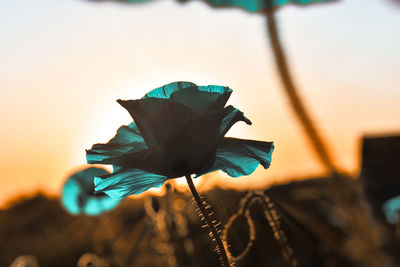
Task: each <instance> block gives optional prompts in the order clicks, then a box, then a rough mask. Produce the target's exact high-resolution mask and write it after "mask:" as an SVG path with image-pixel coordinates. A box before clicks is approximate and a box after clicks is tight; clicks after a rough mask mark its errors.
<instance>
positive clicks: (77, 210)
mask: <svg viewBox="0 0 400 267" xmlns="http://www.w3.org/2000/svg"><path fill="white" fill-rule="evenodd" d="M106 174H109V172H108V171H106V170H105V169H102V168H95V167H90V168H87V169H85V170H83V171H80V172H76V173H74V174H73V175H71V176H70V177H69V178H68V180H67V182H66V183H65V185H64V188H63V192H62V197H61V203H62V205H63V206H64V207H65V209H66V210H67V211H69V212H70V213H72V214H87V215H99V214H100V213H102V212H105V211H109V210H111V209H113V208H115V207H116V206H117V205H118V203H119V202H120V200H119V199H115V198H111V197H109V196H107V195H105V194H104V193H96V194H94V183H93V179H94V177H95V176H100V175H106Z"/></svg>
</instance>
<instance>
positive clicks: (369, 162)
mask: <svg viewBox="0 0 400 267" xmlns="http://www.w3.org/2000/svg"><path fill="white" fill-rule="evenodd" d="M399 166H400V136H399V135H395V136H376V137H366V138H365V139H364V140H363V151H362V167H361V174H360V179H361V180H362V183H363V185H364V190H365V194H366V196H367V199H368V200H369V202H370V204H371V207H372V210H373V212H374V215H375V216H376V217H377V218H378V219H379V221H380V222H385V220H386V219H385V215H384V214H383V211H382V207H383V206H384V205H385V207H386V209H385V211H387V209H389V210H392V211H394V209H395V207H396V206H397V207H398V206H399V205H398V198H397V197H398V196H399V195H400V175H399ZM389 200H390V201H389ZM387 201H389V202H387ZM385 203H386V204H385ZM396 203H397V205H396ZM390 214H391V213H390ZM389 218H390V219H389V222H391V221H392V219H394V217H393V216H389Z"/></svg>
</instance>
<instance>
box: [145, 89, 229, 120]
mask: <svg viewBox="0 0 400 267" xmlns="http://www.w3.org/2000/svg"><path fill="white" fill-rule="evenodd" d="M231 93H232V90H231V89H230V88H229V87H225V86H218V85H208V86H197V85H196V84H194V83H190V82H174V83H170V84H167V85H164V86H163V87H160V88H157V89H154V90H153V91H151V92H150V93H148V94H146V95H145V96H144V97H143V99H145V98H163V99H170V100H171V101H173V102H176V103H180V104H182V105H184V106H186V107H188V108H190V109H192V110H193V111H194V112H195V113H196V115H197V116H203V115H205V114H206V113H208V112H212V111H217V110H220V109H223V108H224V106H225V104H226V102H227V101H228V99H229V97H230V95H231Z"/></svg>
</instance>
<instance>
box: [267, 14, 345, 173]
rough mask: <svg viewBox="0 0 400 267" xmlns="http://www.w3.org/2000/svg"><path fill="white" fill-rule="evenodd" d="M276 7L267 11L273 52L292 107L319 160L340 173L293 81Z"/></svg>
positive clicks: (334, 171) (329, 168)
mask: <svg viewBox="0 0 400 267" xmlns="http://www.w3.org/2000/svg"><path fill="white" fill-rule="evenodd" d="M274 12H275V11H274V9H271V10H269V11H267V12H266V16H267V25H268V33H269V38H270V41H271V45H272V49H273V52H274V53H273V54H274V56H275V62H276V65H277V67H278V71H279V74H280V77H281V80H282V83H283V88H284V90H285V93H286V95H287V97H288V99H289V101H290V104H291V107H292V109H293V111H294V113H295V115H296V116H297V119H298V120H299V121H300V124H301V125H302V126H303V128H304V131H305V133H306V135H307V137H308V139H309V141H310V143H311V145H312V147H313V149H314V151H315V153H316V154H317V156H318V158H319V160H320V161H321V163H322V164H323V165H324V167H325V168H326V169H327V170H329V172H331V173H333V174H334V173H338V169H337V167H335V164H334V163H333V160H332V158H331V156H330V153H329V149H328V146H327V144H326V142H325V141H324V140H323V138H322V137H321V136H320V135H319V134H318V131H317V128H316V127H315V125H314V123H313V121H312V119H311V116H310V114H309V112H308V111H307V109H306V107H305V104H304V103H303V101H302V100H301V98H300V95H299V93H298V91H299V90H298V89H297V87H296V85H295V84H294V82H293V78H292V75H291V73H290V70H289V67H288V63H287V59H286V55H285V53H284V50H283V47H282V45H281V41H280V37H279V32H278V28H277V26H276V20H275V14H274Z"/></svg>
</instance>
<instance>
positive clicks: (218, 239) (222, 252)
mask: <svg viewBox="0 0 400 267" xmlns="http://www.w3.org/2000/svg"><path fill="white" fill-rule="evenodd" d="M185 178H186V181H187V183H188V185H189V188H190V192H192V195H193V197H194V200H195V201H196V203H197V206H198V207H199V209H200V212H201V215H202V216H203V218H204V220H205V221H206V223H207V225H208V227H209V228H210V230H211V233H212V235H213V237H214V239H215V241H216V242H217V248H218V250H217V251H218V252H219V255H220V256H221V263H222V265H223V266H224V267H229V266H230V265H229V260H228V256H227V255H226V251H225V248H224V245H223V243H222V240H221V237H220V236H219V234H218V232H217V229H216V228H215V226H214V224H213V222H212V221H211V219H210V217H209V216H208V213H207V211H206V208H205V206H204V204H203V201H202V200H201V199H200V196H199V194H198V193H197V190H196V187H195V186H194V184H193V180H192V177H191V176H190V175H186V176H185Z"/></svg>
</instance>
